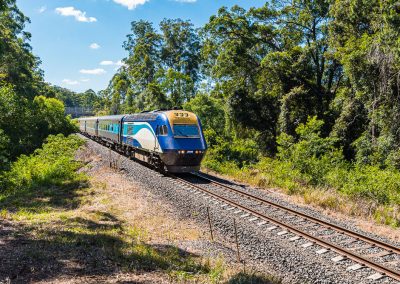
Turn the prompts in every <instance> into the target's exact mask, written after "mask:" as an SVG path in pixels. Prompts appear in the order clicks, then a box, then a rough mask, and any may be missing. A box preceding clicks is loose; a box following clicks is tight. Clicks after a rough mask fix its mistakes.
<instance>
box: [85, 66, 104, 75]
mask: <svg viewBox="0 0 400 284" xmlns="http://www.w3.org/2000/svg"><path fill="white" fill-rule="evenodd" d="M79 72H80V73H82V74H88V75H102V74H105V73H107V72H106V70H104V69H102V68H96V69H81V70H80V71H79Z"/></svg>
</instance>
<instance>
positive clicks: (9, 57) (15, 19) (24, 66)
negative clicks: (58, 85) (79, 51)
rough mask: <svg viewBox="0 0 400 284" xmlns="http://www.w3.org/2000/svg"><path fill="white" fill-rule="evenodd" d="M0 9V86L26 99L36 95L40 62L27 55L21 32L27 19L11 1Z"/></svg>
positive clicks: (26, 35)
mask: <svg viewBox="0 0 400 284" xmlns="http://www.w3.org/2000/svg"><path fill="white" fill-rule="evenodd" d="M1 3H2V4H1V5H0V38H1V40H0V82H7V83H9V84H12V85H14V86H15V88H16V91H17V92H18V93H19V94H21V95H23V96H25V97H29V98H33V97H34V95H35V93H37V91H38V89H39V87H40V83H41V81H42V71H41V70H40V69H39V67H38V66H39V64H40V61H39V59H38V58H37V57H35V56H34V55H33V54H32V52H31V46H30V45H29V43H28V42H29V40H30V38H31V35H30V33H28V32H26V31H24V28H25V25H26V23H29V18H27V17H26V16H25V15H24V14H23V13H22V12H21V11H20V10H19V9H18V7H17V5H16V1H15V0H5V1H4V0H3V1H2V2H1Z"/></svg>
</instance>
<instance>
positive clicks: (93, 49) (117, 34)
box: [17, 0, 265, 91]
mask: <svg viewBox="0 0 400 284" xmlns="http://www.w3.org/2000/svg"><path fill="white" fill-rule="evenodd" d="M264 3H265V0H263V1H261V0H235V1H229V0H68V1H67V0H17V4H18V6H19V8H20V9H21V10H22V11H23V13H24V14H25V15H26V16H28V17H29V18H30V19H31V24H29V25H28V26H27V28H26V30H28V31H29V32H31V33H32V41H31V45H32V47H33V52H34V54H35V55H37V56H39V57H40V59H41V60H42V65H41V68H42V69H43V70H44V71H45V80H46V81H47V82H50V83H52V84H54V85H59V86H62V87H66V88H69V89H71V90H74V91H84V90H87V89H89V88H92V89H94V90H95V91H99V90H102V89H104V88H106V87H107V84H108V82H109V80H110V79H111V77H112V76H113V74H114V73H115V70H116V68H118V64H119V61H120V60H121V59H123V58H124V57H126V55H127V53H126V51H125V50H124V49H123V47H122V44H123V42H124V41H125V39H126V35H127V34H129V31H130V23H131V22H132V21H137V20H140V19H144V20H148V21H151V22H153V23H155V24H158V23H159V22H160V21H161V20H162V19H163V18H181V19H185V20H186V19H187V20H191V21H192V23H193V24H194V25H195V26H196V27H198V26H202V25H203V24H205V23H206V22H207V21H208V19H209V17H210V16H211V15H213V14H216V12H217V10H218V8H219V7H221V6H228V7H230V6H232V5H235V4H238V5H240V6H242V7H245V8H249V7H251V6H262V5H263V4H264Z"/></svg>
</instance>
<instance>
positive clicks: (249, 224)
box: [88, 141, 395, 283]
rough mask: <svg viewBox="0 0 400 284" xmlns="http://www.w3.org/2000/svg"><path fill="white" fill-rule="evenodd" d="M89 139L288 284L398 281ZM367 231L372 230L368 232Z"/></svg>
mask: <svg viewBox="0 0 400 284" xmlns="http://www.w3.org/2000/svg"><path fill="white" fill-rule="evenodd" d="M88 144H89V145H90V147H91V148H92V149H93V150H94V151H95V152H96V153H97V154H98V155H100V156H102V157H103V158H104V159H109V160H111V162H112V164H114V165H116V166H117V168H118V169H119V170H120V171H122V172H123V173H124V175H125V176H126V178H127V180H130V181H132V182H137V183H139V184H141V186H143V187H145V188H146V189H147V190H148V191H149V192H151V193H152V194H153V195H154V196H156V197H157V198H159V199H160V200H163V201H164V202H166V203H167V204H169V205H170V206H171V208H174V211H175V214H176V216H177V218H184V219H192V220H194V221H195V222H196V223H198V224H200V226H202V227H203V230H205V231H207V229H208V230H210V228H211V229H212V230H213V234H214V240H215V241H216V242H218V243H223V244H225V245H226V246H227V247H230V248H231V249H232V251H233V252H234V253H235V254H236V258H237V259H238V260H239V261H241V262H244V263H246V264H247V265H249V266H252V267H258V269H259V270H263V271H268V272H270V273H272V274H274V275H276V276H278V277H280V278H281V279H282V280H283V282H284V283H395V281H394V280H392V279H390V278H388V277H385V276H384V275H380V276H379V275H377V273H376V271H374V270H373V269H370V268H368V267H364V266H362V267H361V268H357V269H353V268H355V267H356V266H355V265H356V264H357V263H355V262H354V261H352V260H350V259H347V258H346V257H344V258H343V257H340V255H338V254H337V253H335V252H334V251H329V250H326V251H325V250H324V247H321V246H319V245H317V244H315V243H312V244H310V242H309V241H308V240H307V239H303V238H300V239H299V238H296V235H293V234H292V233H291V232H288V231H286V232H285V231H284V230H276V229H279V227H276V226H275V228H272V227H274V226H263V225H264V224H265V223H264V224H262V225H260V223H262V222H260V220H257V219H256V218H254V216H251V214H244V213H243V212H242V213H241V212H235V211H237V210H235V209H234V208H230V207H229V206H228V205H227V204H224V203H218V202H214V201H213V200H210V198H209V197H207V196H206V195H204V194H202V193H201V192H195V191H193V190H191V188H190V186H185V185H183V184H180V183H177V182H176V180H175V179H173V178H169V177H166V176H164V175H162V174H160V173H157V172H155V171H153V170H151V169H149V168H147V167H144V166H143V165H140V164H138V163H136V162H134V161H131V160H129V159H127V158H125V157H123V156H120V155H119V154H117V153H114V152H111V151H110V150H109V149H107V148H105V147H103V146H101V145H99V144H96V143H95V142H93V141H89V142H88ZM243 188H244V189H245V190H249V191H256V192H258V193H257V194H264V195H265V197H266V198H272V199H274V200H275V202H277V203H281V204H286V205H287V206H289V207H290V206H292V207H295V208H296V210H299V211H303V212H305V213H307V214H310V215H314V216H319V217H321V216H320V215H321V212H320V211H316V210H313V209H311V208H306V207H302V206H296V205H293V204H290V203H288V202H287V201H285V200H283V199H281V198H280V197H279V196H278V195H276V194H274V193H272V192H269V193H268V192H264V193H260V192H259V191H257V190H256V189H251V188H248V187H246V186H243ZM253 206H254V205H253ZM238 214H239V215H238ZM281 217H283V218H284V217H285V216H281ZM288 218H290V216H288ZM323 219H325V220H329V221H330V222H332V223H333V224H340V225H341V226H344V227H349V228H353V229H354V230H356V231H357V229H356V228H355V226H354V224H352V223H351V222H350V223H348V222H340V221H338V220H334V219H332V218H330V217H329V216H325V217H324V218H323ZM305 226H306V225H305ZM210 231H211V230H210ZM209 233H211V232H209ZM363 234H366V235H370V234H368V233H367V232H363ZM374 237H376V238H379V237H378V236H374ZM381 239H382V238H381ZM370 253H373V252H370ZM349 267H352V268H351V269H349Z"/></svg>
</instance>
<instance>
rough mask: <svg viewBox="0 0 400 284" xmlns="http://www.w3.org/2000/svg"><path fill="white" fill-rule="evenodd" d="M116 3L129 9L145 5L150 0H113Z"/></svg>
mask: <svg viewBox="0 0 400 284" xmlns="http://www.w3.org/2000/svg"><path fill="white" fill-rule="evenodd" d="M113 1H114V2H115V3H117V4H120V5H122V6H125V7H128V9H129V10H133V9H135V8H136V7H137V6H139V5H144V4H145V3H146V2H148V1H149V0H113Z"/></svg>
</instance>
